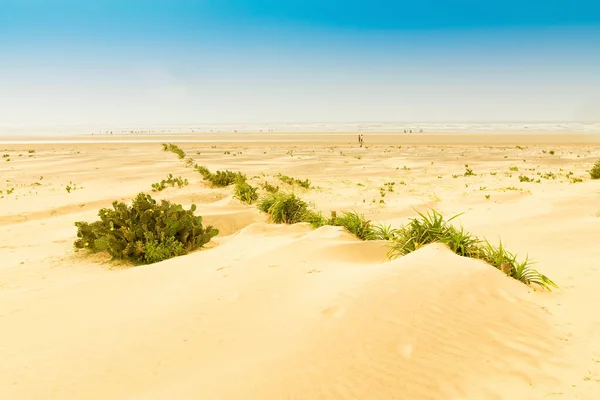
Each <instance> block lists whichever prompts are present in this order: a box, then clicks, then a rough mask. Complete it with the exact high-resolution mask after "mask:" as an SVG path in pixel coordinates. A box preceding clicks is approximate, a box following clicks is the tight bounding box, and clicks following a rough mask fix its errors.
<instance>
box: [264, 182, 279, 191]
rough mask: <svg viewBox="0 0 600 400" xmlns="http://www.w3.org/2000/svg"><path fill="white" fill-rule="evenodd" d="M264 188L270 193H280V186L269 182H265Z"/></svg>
mask: <svg viewBox="0 0 600 400" xmlns="http://www.w3.org/2000/svg"><path fill="white" fill-rule="evenodd" d="M262 187H263V189H265V190H266V191H267V192H269V193H277V192H278V191H279V186H275V185H271V184H270V183H269V182H264V183H263V184H262Z"/></svg>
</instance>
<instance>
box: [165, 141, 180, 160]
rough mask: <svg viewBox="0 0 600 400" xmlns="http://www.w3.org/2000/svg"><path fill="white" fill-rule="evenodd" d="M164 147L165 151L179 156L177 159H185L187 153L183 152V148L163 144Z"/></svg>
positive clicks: (171, 144)
mask: <svg viewBox="0 0 600 400" xmlns="http://www.w3.org/2000/svg"><path fill="white" fill-rule="evenodd" d="M162 146H163V151H170V152H171V153H173V154H177V157H179V159H181V160H182V159H184V158H185V151H183V150H182V149H181V147H179V146H177V145H174V144H173V143H163V144H162Z"/></svg>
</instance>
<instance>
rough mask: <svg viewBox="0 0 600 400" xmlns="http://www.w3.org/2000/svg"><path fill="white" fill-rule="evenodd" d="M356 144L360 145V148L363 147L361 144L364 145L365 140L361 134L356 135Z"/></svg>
mask: <svg viewBox="0 0 600 400" xmlns="http://www.w3.org/2000/svg"><path fill="white" fill-rule="evenodd" d="M358 143H360V147H363V144H364V143H365V138H364V137H363V135H362V133H361V134H360V135H358Z"/></svg>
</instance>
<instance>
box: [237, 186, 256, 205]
mask: <svg viewBox="0 0 600 400" xmlns="http://www.w3.org/2000/svg"><path fill="white" fill-rule="evenodd" d="M257 190H258V188H255V187H254V186H252V185H250V184H249V183H248V182H246V181H238V182H236V184H235V192H234V196H235V198H237V199H239V200H240V201H241V202H243V203H246V204H252V203H254V202H255V201H256V200H258V193H257V192H256V191H257Z"/></svg>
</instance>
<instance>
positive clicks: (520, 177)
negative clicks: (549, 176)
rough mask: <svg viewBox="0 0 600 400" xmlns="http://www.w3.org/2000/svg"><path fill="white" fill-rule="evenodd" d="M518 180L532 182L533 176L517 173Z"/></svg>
mask: <svg viewBox="0 0 600 400" xmlns="http://www.w3.org/2000/svg"><path fill="white" fill-rule="evenodd" d="M519 182H533V178H530V177H528V176H526V175H519Z"/></svg>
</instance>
